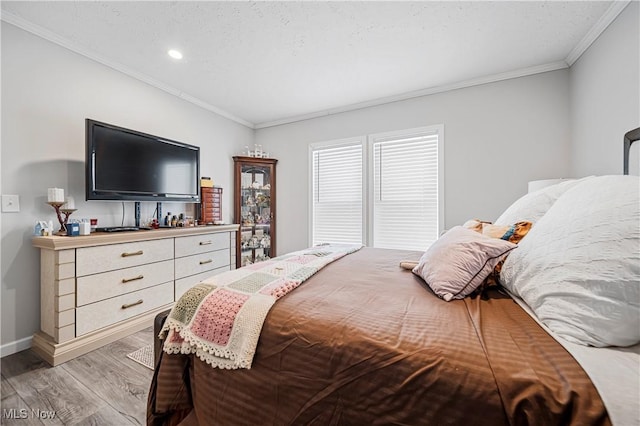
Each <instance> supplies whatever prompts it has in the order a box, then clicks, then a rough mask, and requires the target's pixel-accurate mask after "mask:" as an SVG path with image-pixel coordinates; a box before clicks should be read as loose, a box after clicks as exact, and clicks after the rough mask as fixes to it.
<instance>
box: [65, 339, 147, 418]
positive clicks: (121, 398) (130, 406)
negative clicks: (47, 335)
mask: <svg viewBox="0 0 640 426" xmlns="http://www.w3.org/2000/svg"><path fill="white" fill-rule="evenodd" d="M152 341H153V337H152V329H151V328H149V329H146V330H145V331H144V333H137V334H136V335H132V336H128V337H126V338H124V339H121V340H119V341H117V342H113V343H111V344H109V345H107V346H105V347H104V348H102V349H100V350H98V351H93V352H90V353H88V354H86V355H84V356H82V357H79V358H76V359H74V360H71V361H69V362H67V363H65V364H63V365H62V367H63V368H65V369H66V370H67V371H68V372H69V374H71V375H72V376H74V377H75V378H76V380H78V381H79V382H81V383H83V384H84V385H85V386H88V387H90V388H91V390H92V392H94V393H95V394H96V395H97V396H98V397H100V398H101V399H103V400H105V401H109V405H110V406H111V407H113V408H114V409H115V410H116V411H118V412H119V413H122V414H124V415H126V416H127V418H128V419H129V420H130V421H132V422H134V424H141V425H142V424H145V423H146V408H147V395H148V392H149V385H150V383H151V378H152V377H153V371H152V370H150V369H148V368H146V367H144V366H143V365H140V364H138V363H137V362H134V361H132V360H130V359H128V358H127V357H126V356H127V354H129V353H131V352H133V351H135V350H137V349H140V348H141V347H142V346H144V345H146V344H149V343H152ZM98 369H99V370H98ZM96 371H100V374H99V375H96V374H95V372H96ZM112 424H119V423H112Z"/></svg>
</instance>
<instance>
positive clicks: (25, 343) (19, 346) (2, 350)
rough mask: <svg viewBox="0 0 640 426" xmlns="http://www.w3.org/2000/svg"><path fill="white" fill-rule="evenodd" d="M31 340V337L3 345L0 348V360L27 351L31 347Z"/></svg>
mask: <svg viewBox="0 0 640 426" xmlns="http://www.w3.org/2000/svg"><path fill="white" fill-rule="evenodd" d="M32 340H33V336H29V337H25V338H24V339H20V340H16V341H14V342H9V343H5V344H4V345H2V346H0V358H4V357H5V356H7V355H13V354H15V353H18V352H21V351H24V350H27V349H29V348H30V347H31V342H32Z"/></svg>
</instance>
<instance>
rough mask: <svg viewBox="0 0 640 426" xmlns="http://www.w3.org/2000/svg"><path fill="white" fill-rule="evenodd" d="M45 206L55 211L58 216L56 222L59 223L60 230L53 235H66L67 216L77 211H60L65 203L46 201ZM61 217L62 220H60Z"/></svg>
mask: <svg viewBox="0 0 640 426" xmlns="http://www.w3.org/2000/svg"><path fill="white" fill-rule="evenodd" d="M47 204H49V205H50V206H51V207H53V208H54V210H55V211H56V215H57V216H58V222H60V229H59V230H58V232H56V233H55V234H56V235H67V221H68V220H69V216H71V213H73V212H75V211H76V210H77V209H62V208H61V207H62V206H63V205H64V204H65V203H60V202H57V201H48V202H47ZM63 215H64V219H63V218H62V216H63Z"/></svg>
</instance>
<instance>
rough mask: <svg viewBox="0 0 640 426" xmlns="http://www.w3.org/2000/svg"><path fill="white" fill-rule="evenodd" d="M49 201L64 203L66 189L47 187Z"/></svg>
mask: <svg viewBox="0 0 640 426" xmlns="http://www.w3.org/2000/svg"><path fill="white" fill-rule="evenodd" d="M47 201H48V202H50V203H64V201H65V200H64V189H62V188H48V189H47Z"/></svg>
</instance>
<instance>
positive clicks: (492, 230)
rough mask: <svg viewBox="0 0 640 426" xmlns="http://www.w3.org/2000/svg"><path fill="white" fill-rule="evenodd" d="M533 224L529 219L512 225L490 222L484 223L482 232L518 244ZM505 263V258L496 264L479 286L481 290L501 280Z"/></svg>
mask: <svg viewBox="0 0 640 426" xmlns="http://www.w3.org/2000/svg"><path fill="white" fill-rule="evenodd" d="M531 226H533V223H532V222H529V221H526V220H525V221H521V222H518V223H516V224H515V225H511V226H501V225H493V224H491V223H488V222H483V223H482V231H481V232H482V234H483V235H486V236H488V237H492V238H500V239H501V240H506V241H509V242H512V243H514V244H518V243H519V242H520V240H522V239H523V238H524V237H525V236H526V235H527V233H528V232H529V230H530V229H531ZM503 264H504V259H503V260H501V261H500V262H498V263H497V264H496V266H495V267H494V268H493V271H492V272H491V274H490V275H489V276H488V277H487V278H486V279H485V280H484V282H483V283H482V285H481V286H480V287H478V290H479V291H482V290H483V289H485V288H487V287H490V286H495V285H498V283H499V282H500V271H501V270H502V265H503Z"/></svg>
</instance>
